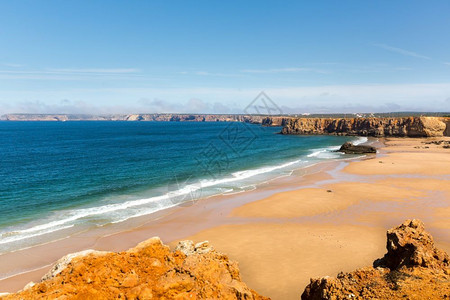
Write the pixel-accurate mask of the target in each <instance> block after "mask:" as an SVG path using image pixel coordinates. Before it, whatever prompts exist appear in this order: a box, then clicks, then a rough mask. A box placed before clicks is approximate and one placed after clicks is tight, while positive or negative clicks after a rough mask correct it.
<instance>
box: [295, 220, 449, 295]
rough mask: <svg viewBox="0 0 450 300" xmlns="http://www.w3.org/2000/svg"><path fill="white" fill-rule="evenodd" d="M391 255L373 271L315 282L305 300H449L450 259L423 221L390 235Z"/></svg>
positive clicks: (380, 260) (415, 222) (405, 223)
mask: <svg viewBox="0 0 450 300" xmlns="http://www.w3.org/2000/svg"><path fill="white" fill-rule="evenodd" d="M386 248H387V250H388V252H387V253H386V255H385V256H384V257H383V258H381V259H378V260H376V261H375V262H374V264H373V267H367V268H363V269H359V270H356V271H354V272H351V273H345V274H344V273H340V274H339V275H338V276H337V278H331V277H328V276H327V277H322V278H315V279H311V283H310V284H309V285H308V286H307V287H306V289H305V291H304V292H303V294H302V299H303V300H316V299H317V300H319V299H335V300H339V299H448V298H449V297H450V258H449V256H448V255H447V254H446V253H445V252H444V251H442V250H439V249H437V248H436V247H435V246H434V242H433V238H432V236H431V235H430V234H429V233H428V232H426V231H425V229H424V224H423V223H422V222H421V221H420V220H407V221H405V222H404V223H403V224H401V225H400V226H398V227H395V228H392V229H391V230H388V232H387V245H386Z"/></svg>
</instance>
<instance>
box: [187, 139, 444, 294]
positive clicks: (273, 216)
mask: <svg viewBox="0 0 450 300" xmlns="http://www.w3.org/2000/svg"><path fill="white" fill-rule="evenodd" d="M446 139H447V140H448V138H446ZM423 141H424V140H423V139H388V140H387V141H385V143H386V146H387V147H386V148H384V149H382V151H381V153H380V154H378V155H377V157H374V158H372V159H368V160H363V161H358V162H352V163H350V164H349V165H348V166H347V167H345V168H344V170H343V171H342V172H339V173H337V174H334V176H336V177H338V178H342V179H344V181H342V182H339V183H334V184H323V185H320V186H319V187H315V188H303V189H298V190H295V191H289V192H283V193H278V194H275V195H272V196H270V197H267V198H265V199H262V200H259V201H255V202H251V203H247V204H245V205H242V206H240V207H238V208H235V209H234V210H233V212H232V213H231V216H230V217H231V218H234V217H240V218H248V219H254V220H255V221H254V222H253V223H251V224H242V225H228V226H219V227H216V228H210V229H208V230H205V231H202V232H200V233H197V234H195V235H193V236H190V237H188V238H189V239H193V240H196V241H200V240H209V241H210V242H211V243H212V244H213V245H215V247H216V248H217V249H218V250H220V251H222V252H224V253H227V254H228V255H229V256H230V257H231V258H232V259H235V260H237V261H238V262H239V264H240V266H241V272H242V275H243V279H244V281H245V282H247V284H249V286H250V287H252V288H254V289H255V290H257V291H258V292H260V293H261V294H263V295H267V296H270V297H272V298H273V299H298V298H299V296H300V294H301V292H302V291H303V289H304V287H305V285H306V284H307V283H308V282H309V278H310V277H316V276H317V277H318V276H327V275H328V276H336V275H337V273H338V272H339V271H350V270H353V269H355V268H358V267H363V266H368V265H371V264H372V262H373V260H375V259H376V258H379V257H381V256H382V255H383V254H384V252H385V232H386V229H388V228H390V227H392V226H394V225H397V224H399V223H401V222H402V221H403V220H405V219H408V218H420V219H422V220H423V221H424V222H425V223H426V225H427V229H428V230H429V231H430V232H431V233H432V234H433V235H434V237H435V240H436V242H437V244H438V246H440V247H441V248H443V249H444V250H445V251H447V252H450V221H449V220H450V149H443V148H442V147H438V146H435V145H426V146H428V147H429V148H424V147H425V145H424V144H422V142H423ZM415 147H420V148H415ZM259 218H265V220H264V221H262V222H261V221H260V219H259Z"/></svg>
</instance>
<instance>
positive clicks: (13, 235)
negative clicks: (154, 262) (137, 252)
mask: <svg viewBox="0 0 450 300" xmlns="http://www.w3.org/2000/svg"><path fill="white" fill-rule="evenodd" d="M300 162H302V160H301V159H299V160H295V161H291V162H288V163H285V164H282V165H279V166H272V167H263V168H258V169H253V170H246V171H240V172H235V173H232V174H231V175H232V176H231V177H226V178H222V179H217V180H201V181H200V182H198V183H196V184H189V185H186V186H184V187H182V188H180V189H178V190H175V191H171V192H168V193H166V194H164V195H161V196H155V197H150V198H144V199H138V200H129V201H126V202H122V203H116V204H108V205H103V206H97V207H90V208H83V209H78V210H74V211H70V212H66V213H65V217H63V218H62V219H60V220H55V221H52V222H48V223H45V224H40V225H36V226H33V227H30V228H26V229H21V230H14V231H13V232H0V244H6V243H12V242H17V241H20V240H24V239H27V238H31V237H36V236H40V235H44V234H48V233H51V232H55V231H58V230H63V229H67V228H70V227H73V226H74V224H70V225H68V223H74V222H75V221H77V220H80V219H83V218H88V217H92V216H96V215H104V214H108V213H114V212H117V211H122V210H126V209H131V208H135V207H138V206H144V205H148V204H151V203H152V204H155V206H156V207H152V208H146V209H143V210H140V211H139V212H138V213H136V214H131V215H128V216H125V217H123V218H120V219H119V220H120V221H117V220H114V221H112V222H111V223H118V222H122V221H125V220H127V219H129V218H133V217H137V216H143V215H147V214H151V213H154V212H156V211H159V210H162V209H167V208H170V207H173V206H176V205H178V204H180V203H181V201H178V202H174V201H173V197H179V196H184V195H188V194H191V193H193V192H195V191H198V190H199V189H203V188H208V187H213V186H216V185H219V184H224V183H230V182H235V181H239V180H243V179H247V178H250V177H253V176H256V175H260V174H264V173H268V172H272V171H274V170H278V169H283V168H286V167H289V166H292V165H295V164H298V163H300ZM170 200H172V201H170ZM182 200H184V198H183V199H182ZM189 200H192V199H189Z"/></svg>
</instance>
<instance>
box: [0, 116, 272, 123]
mask: <svg viewBox="0 0 450 300" xmlns="http://www.w3.org/2000/svg"><path fill="white" fill-rule="evenodd" d="M1 119H2V120H5V121H167V122H246V123H255V124H261V123H262V121H263V120H264V119H267V116H259V115H233V114H229V115H222V114H128V115H126V114H114V115H86V114H7V115H3V116H2V118H1ZM280 124H281V123H280ZM267 125H268V126H270V124H267ZM272 126H275V125H272ZM279 126H281V125H279Z"/></svg>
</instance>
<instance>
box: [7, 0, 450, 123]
mask: <svg viewBox="0 0 450 300" xmlns="http://www.w3.org/2000/svg"><path fill="white" fill-rule="evenodd" d="M449 15H450V2H449V1H261V0H260V1H212V0H209V1H201V0H196V1H156V0H155V1H95V0H94V1H92V0H90V1H81V0H80V1H52V0H47V1H34V0H33V1H26V0H23V1H3V0H0V115H1V114H5V113H90V114H110V113H243V112H244V111H245V108H246V107H247V105H249V104H250V103H252V101H253V100H254V99H255V97H257V96H258V95H259V93H260V92H262V91H264V92H265V93H266V95H267V96H268V97H270V99H271V100H272V101H273V103H275V104H276V105H277V106H278V107H279V108H280V111H281V112H282V113H286V114H287V113H338V112H339V113H355V112H391V111H431V112H434V111H450V50H449V49H450V18H449Z"/></svg>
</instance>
